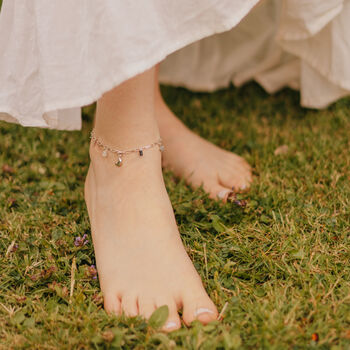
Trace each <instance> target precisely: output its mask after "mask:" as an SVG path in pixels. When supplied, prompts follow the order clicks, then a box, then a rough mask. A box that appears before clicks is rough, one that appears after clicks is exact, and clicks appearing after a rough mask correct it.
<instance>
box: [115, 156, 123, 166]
mask: <svg viewBox="0 0 350 350" xmlns="http://www.w3.org/2000/svg"><path fill="white" fill-rule="evenodd" d="M115 165H116V166H117V167H121V166H122V165H123V159H122V157H121V156H118V160H117V161H116V162H115Z"/></svg>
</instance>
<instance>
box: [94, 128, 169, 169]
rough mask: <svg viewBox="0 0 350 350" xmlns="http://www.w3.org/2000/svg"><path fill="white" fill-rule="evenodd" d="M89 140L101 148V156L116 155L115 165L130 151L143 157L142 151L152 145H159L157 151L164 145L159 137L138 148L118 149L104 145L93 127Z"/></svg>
mask: <svg viewBox="0 0 350 350" xmlns="http://www.w3.org/2000/svg"><path fill="white" fill-rule="evenodd" d="M90 138H91V140H92V141H93V142H94V143H95V145H97V146H98V147H100V148H101V149H102V157H104V158H106V157H107V156H108V153H112V154H113V155H116V157H117V158H116V161H115V163H114V164H115V165H116V166H117V167H121V166H122V165H123V164H124V162H123V157H124V156H126V155H128V154H130V153H138V154H139V156H140V157H143V151H145V150H148V149H150V148H154V147H157V146H158V147H159V151H161V152H163V151H164V146H163V143H162V139H159V140H158V141H156V142H153V143H151V144H149V145H145V146H142V147H138V148H132V149H127V150H119V149H116V148H112V147H110V146H108V145H105V144H104V143H103V142H102V141H101V140H100V139H99V138H98V137H97V136H96V135H95V129H92V131H91V135H90Z"/></svg>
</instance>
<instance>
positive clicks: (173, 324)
mask: <svg viewBox="0 0 350 350" xmlns="http://www.w3.org/2000/svg"><path fill="white" fill-rule="evenodd" d="M176 326H177V324H176V322H168V323H167V324H166V325H165V327H164V328H166V329H171V328H175V327H176Z"/></svg>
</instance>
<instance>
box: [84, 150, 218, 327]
mask: <svg viewBox="0 0 350 350" xmlns="http://www.w3.org/2000/svg"><path fill="white" fill-rule="evenodd" d="M100 153H101V152H100V151H99V149H98V148H97V146H95V145H91V146H90V157H91V164H90V168H89V172H88V175H87V178H86V183H85V198H86V203H87V207H88V212H89V217H90V222H91V231H92V237H93V243H94V249H95V255H96V260H97V269H98V273H99V279H100V284H101V289H102V292H103V295H104V305H105V309H106V310H107V311H109V312H115V313H117V314H120V313H122V312H123V313H125V314H126V315H129V316H135V315H142V316H144V317H145V318H149V316H150V315H151V314H152V312H153V311H154V310H155V309H156V308H157V307H160V306H162V305H167V306H168V307H169V318H168V320H167V323H166V325H165V326H164V331H172V330H175V329H178V328H179V327H180V326H181V322H180V318H179V315H178V310H179V309H180V308H183V320H184V322H185V323H186V324H190V323H191V322H192V321H193V320H195V319H198V320H200V321H201V322H202V323H204V324H205V323H208V322H210V321H212V320H215V319H216V317H217V310H216V307H215V305H214V304H213V302H212V301H211V300H210V298H209V297H208V295H207V294H206V292H205V290H204V288H203V285H202V282H201V279H200V277H199V275H198V274H197V272H196V270H195V268H194V266H193V265H192V263H191V261H190V259H189V257H188V255H187V253H186V251H185V249H184V247H183V245H182V241H181V238H180V236H179V232H178V229H177V225H176V222H175V219H174V215H173V211H172V207H171V203H170V201H169V198H168V195H167V192H166V189H165V186H164V182H163V177H162V171H161V153H160V152H159V150H158V149H151V150H148V151H145V153H144V156H143V157H140V156H138V155H137V154H133V155H130V156H128V157H127V158H126V159H125V160H124V162H125V164H124V165H123V166H122V167H120V168H117V167H116V166H115V165H114V162H113V160H112V159H111V156H110V155H108V157H107V158H103V157H101V154H100Z"/></svg>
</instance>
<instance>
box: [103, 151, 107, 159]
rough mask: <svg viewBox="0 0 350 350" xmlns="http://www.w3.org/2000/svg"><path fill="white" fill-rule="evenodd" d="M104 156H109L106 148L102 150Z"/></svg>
mask: <svg viewBox="0 0 350 350" xmlns="http://www.w3.org/2000/svg"><path fill="white" fill-rule="evenodd" d="M102 157H104V158H106V157H107V150H106V149H104V150H103V151H102Z"/></svg>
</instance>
